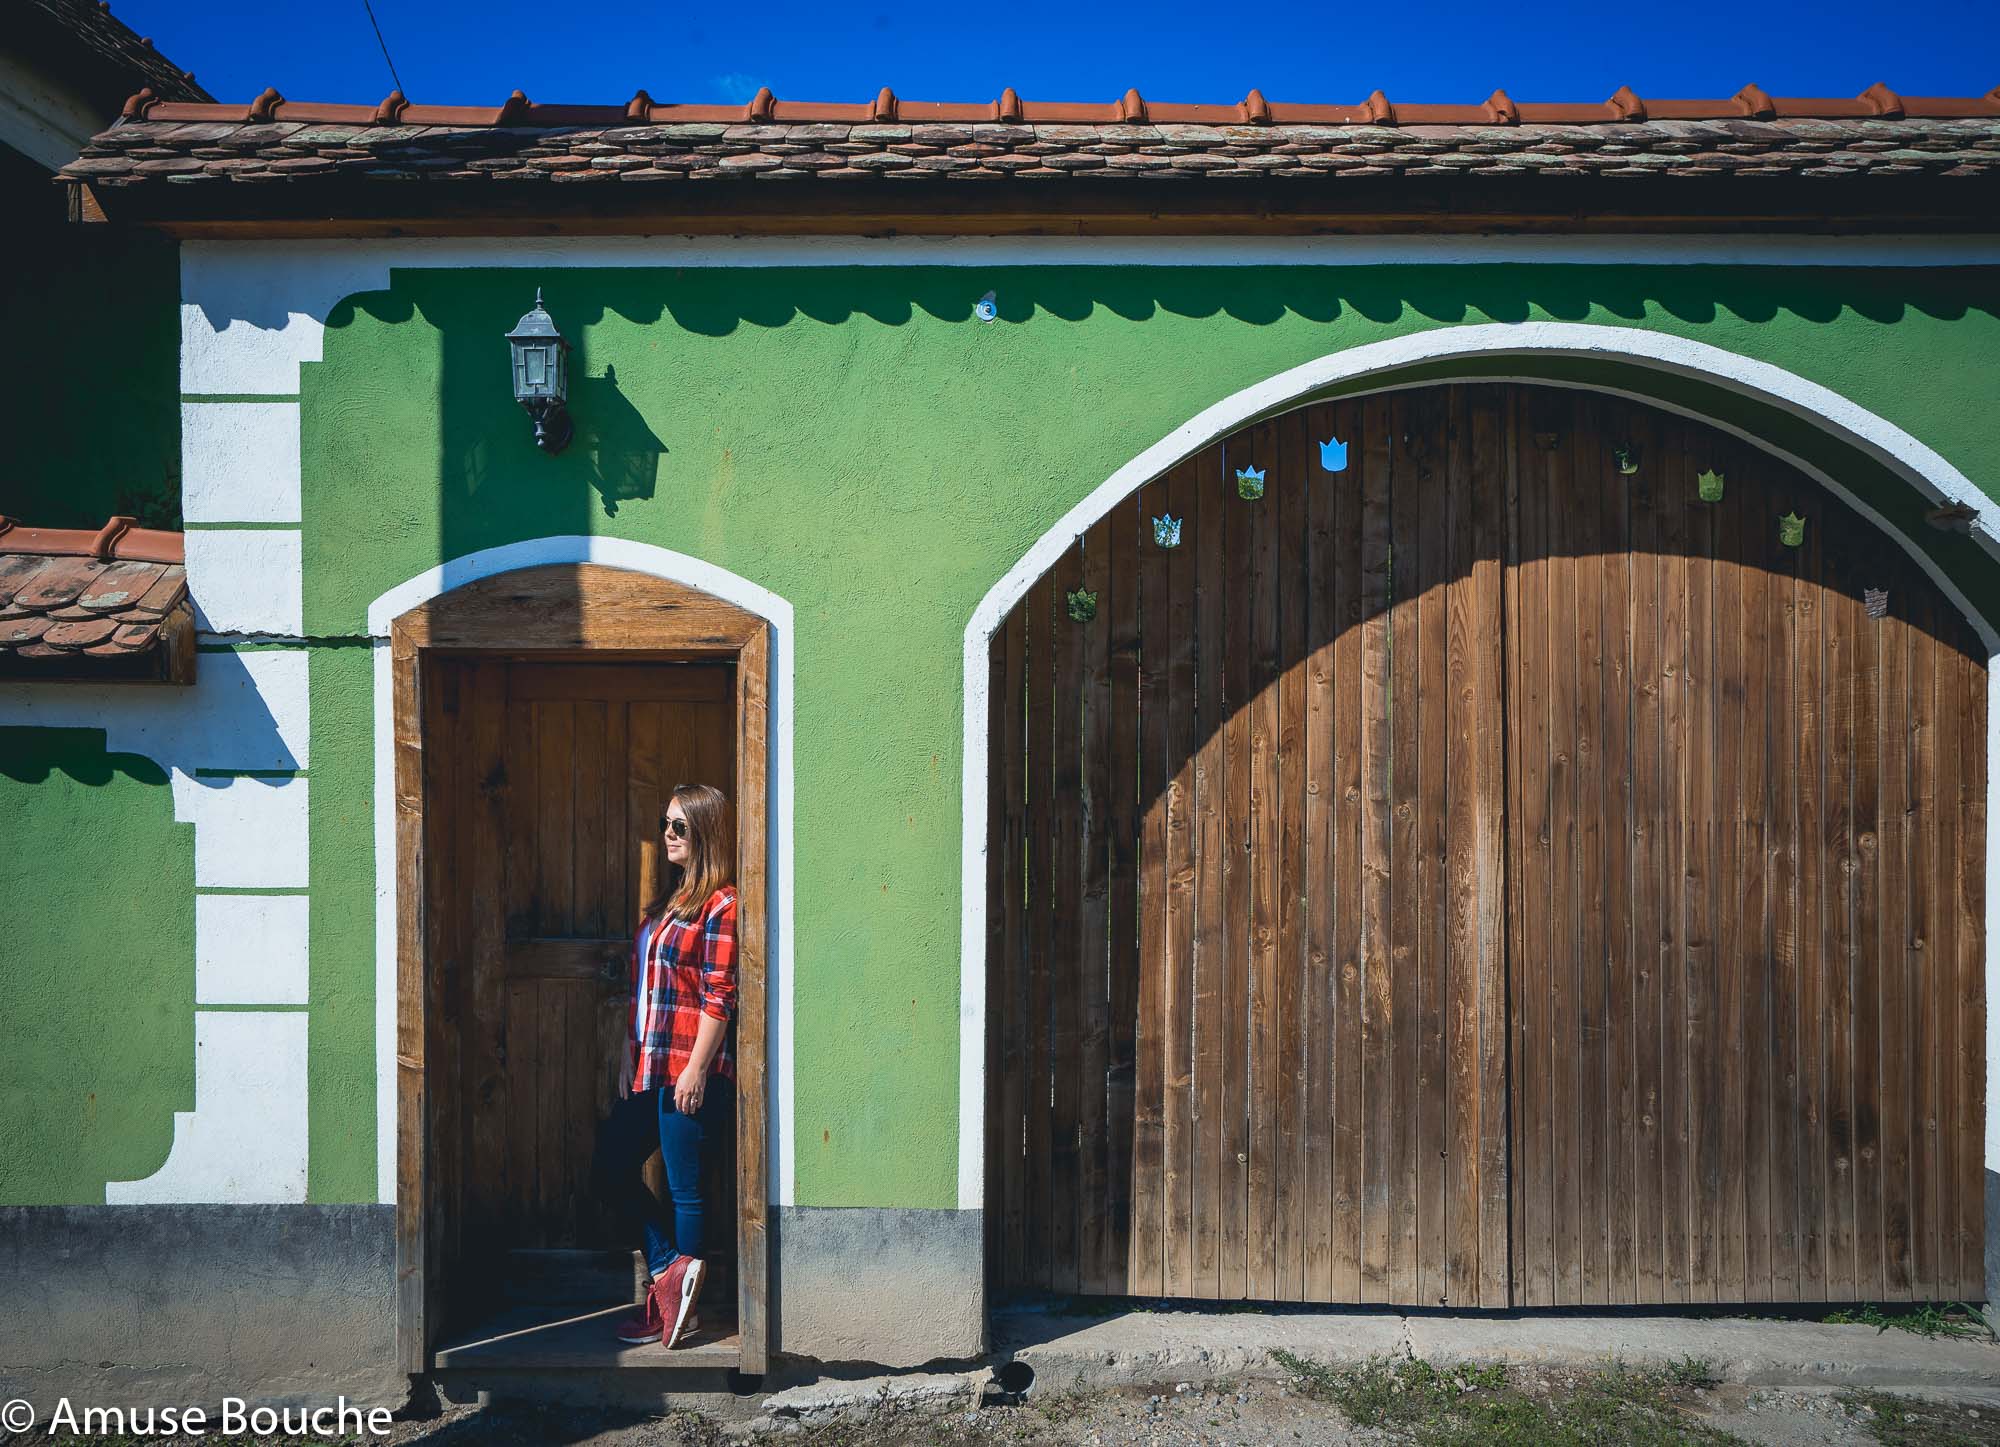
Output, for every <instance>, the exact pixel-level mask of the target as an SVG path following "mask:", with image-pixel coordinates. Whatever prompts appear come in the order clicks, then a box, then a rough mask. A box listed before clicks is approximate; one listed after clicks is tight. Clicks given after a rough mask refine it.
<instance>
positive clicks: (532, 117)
mask: <svg viewBox="0 0 2000 1447" xmlns="http://www.w3.org/2000/svg"><path fill="white" fill-rule="evenodd" d="M1958 116H1966V117H1980V116H2000V86H1996V87H1994V88H1993V89H1992V90H1990V91H1988V92H1987V93H1986V94H1984V95H1981V96H1905V95H1901V94H1899V93H1898V92H1896V91H1894V90H1892V89H1891V88H1890V87H1889V86H1888V85H1886V84H1884V83H1882V82H1880V81H1878V82H1876V83H1875V84H1874V85H1872V86H1870V87H1869V88H1868V89H1867V90H1866V91H1864V92H1863V93H1862V94H1860V95H1858V96H1852V97H1847V96H1837V97H1825V96H1822V97H1798V96H1788V97H1775V98H1774V97H1772V96H1770V95H1767V94H1766V93H1765V92H1764V91H1763V90H1762V89H1761V88H1759V87H1758V86H1757V85H1755V84H1754V83H1753V84H1749V85H1745V86H1744V87H1743V88H1742V89H1741V90H1739V91H1738V92H1737V93H1736V94H1735V95H1733V96H1729V97H1726V98H1721V99H1696V100H1661V99H1652V98H1646V97H1641V96H1639V95H1638V94H1637V93H1636V92H1634V91H1633V90H1632V88H1631V87H1630V86H1620V87H1619V88H1618V89H1617V91H1616V92H1614V93H1613V94H1612V95H1611V96H1610V97H1609V98H1608V99H1606V100H1602V101H1595V102H1586V101H1557V102H1547V101H1521V102H1516V101H1514V100H1512V99H1510V98H1509V97H1508V94H1507V92H1506V91H1504V90H1499V89H1496V90H1495V91H1494V92H1493V93H1492V95H1490V96H1488V97H1487V98H1486V99H1485V100H1483V101H1479V102H1474V103H1431V102H1403V101H1391V100H1390V99H1389V98H1388V97H1387V96H1385V95H1384V94H1383V93H1382V92H1381V91H1380V90H1377V91H1375V92H1373V93H1372V94H1371V95H1369V96H1368V97H1367V99H1365V100H1363V101H1361V102H1359V103H1356V104H1348V105H1342V104H1331V103H1325V102H1304V103H1301V102H1289V101H1267V100H1266V99H1265V97H1264V95H1263V93H1262V92H1261V91H1258V90H1254V89H1253V90H1252V91H1250V92H1249V94H1248V95H1246V96H1245V97H1244V99H1243V100H1241V101H1239V102H1236V103H1234V104H1215V103H1209V102H1203V103H1191V104H1190V103H1170V102H1158V101H1147V100H1144V99H1142V98H1141V97H1140V94H1139V92H1138V91H1137V90H1128V91H1127V92H1126V93H1125V94H1124V96H1123V97H1121V98H1120V99H1118V100H1115V101H1106V102H1100V103H1090V102H1074V101H1031V100H1024V99H1022V98H1021V97H1019V96H1018V95H1016V94H1015V93H1014V91H1013V90H1011V89H1009V90H1008V91H1006V92H1005V93H1003V95H1002V96H1001V97H1000V98H999V99H997V100H992V101H969V102H962V101H907V100H902V99H900V98H898V97H897V96H896V95H895V94H894V93H893V92H892V91H891V90H890V89H888V88H887V87H884V88H883V89H882V90H881V92H880V93H879V94H878V95H877V96H876V97H875V99H874V100H872V101H863V102H832V101H785V100H778V99H776V98H775V97H773V96H772V94H771V92H770V91H769V89H768V88H767V89H764V90H760V91H759V92H758V93H757V95H756V96H755V97H754V98H753V99H752V100H750V101H749V102H748V103H747V104H743V105H703V104H683V103H678V102H660V101H655V100H654V99H653V98H652V97H651V96H650V95H648V94H647V93H646V92H645V91H644V90H641V91H639V92H638V93H637V94H635V95H634V96H633V97H632V99H631V100H629V101H623V102H616V103H611V104H580V105H568V104H551V103H548V102H538V101H531V100H530V99H529V98H528V97H527V96H526V95H524V94H523V93H522V92H521V91H519V90H516V91H515V92H514V93H513V94H512V95H510V96H509V97H508V98H507V99H506V101H504V102H503V103H502V104H500V105H499V106H463V105H421V104H414V103H412V102H410V101H409V100H407V99H406V98H405V97H404V96H403V94H402V92H401V91H392V92H391V93H390V94H389V95H388V97H386V98H385V99H384V100H382V101H380V102H378V103H376V104H374V105H368V104H354V103H324V102H311V101H292V100H287V99H285V98H284V97H283V96H281V95H279V93H278V92H277V90H276V89H275V88H267V89H266V90H265V91H264V92H263V93H262V94H261V95H259V96H258V97H257V98H256V99H255V100H253V101H250V102H248V103H247V104H229V103H220V102H210V103H201V102H186V101H167V100H160V99H158V98H155V97H153V96H150V95H148V94H146V93H144V92H142V93H141V94H139V95H135V96H133V97H132V98H131V99H130V100H129V101H128V102H127V103H126V107H125V112H124V116H123V119H125V120H179V121H209V122H213V121H245V122H247V121H279V120H284V121H300V122H317V123H322V124H360V123H363V122H370V123H373V124H377V125H388V124H401V125H426V124H430V125H451V126H481V127H497V126H527V127H536V128H545V127H552V126H564V125H595V126H612V127H615V126H626V125H640V124H653V123H659V122H662V121H666V122H671V121H707V122H717V121H719V122H723V123H749V122H764V123H771V122H777V123H785V122H810V121H847V122H850V123H867V122H870V121H873V122H876V123H890V122H897V121H900V122H903V123H905V124H910V123H916V122H925V121H1001V120H1006V121H1024V122H1027V123H1029V124H1080V125H1093V124H1100V125H1102V124H1110V125H1116V124H1146V123H1149V122H1150V123H1154V124H1157V123H1159V122H1162V121H1189V122H1195V123H1211V124H1213V123H1229V122H1233V123H1238V124H1249V125H1259V126H1264V125H1286V124H1301V123H1303V124H1314V123H1317V124H1333V125H1388V126H1397V125H1413V124H1425V123H1431V124H1447V125H1486V126H1506V125H1515V124H1519V123H1522V122H1537V121H1538V122H1542V123H1552V122H1553V123H1559V124H1571V125H1598V124H1607V123H1616V122H1619V121H1633V120H1700V119H1710V118H1714V119H1722V118H1729V117H1753V118H1756V119H1780V120H1804V119H1827V120H1851V119H1862V118H1867V117H1884V118H1892V119H1898V118H1903V117H1914V118H1920V119H1944V118H1949V117H1958Z"/></svg>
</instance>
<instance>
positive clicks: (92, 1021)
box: [0, 728, 194, 1205]
mask: <svg viewBox="0 0 2000 1447" xmlns="http://www.w3.org/2000/svg"><path fill="white" fill-rule="evenodd" d="M0 821H4V823H0V900H5V901H6V914H5V923H4V927H0V989H4V992H5V998H6V1007H5V1008H4V1009H0V1202H4V1203H5V1204H7V1205H71V1204H91V1203H95V1204H97V1205H102V1204H103V1203H104V1183H105V1182H106V1181H114V1180H116V1181H123V1180H136V1179H138V1178H139V1177H142V1176H149V1175H151V1174H152V1173H153V1172H154V1171H156V1170H158V1169H159V1168H160V1166H161V1164H162V1163H164V1162H165V1160H166V1158H167V1151H168V1150H169V1148H170V1147H171V1146H172V1145H173V1135H174V1112H175V1111H177V1110H193V1109H194V829H193V826H192V825H187V824H176V823H175V822H174V803H173V795H172V792H171V790H170V789H169V786H168V783H167V776H166V774H165V773H164V772H163V771H161V769H160V768H159V767H158V766H157V765H155V764H153V763H152V762H150V761H149V760H146V759H142V758H137V757H134V756H132V755H129V754H112V753H107V752H105V746H104V733H103V731H102V730H100V729H40V728H32V729H31V728H0Z"/></svg>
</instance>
